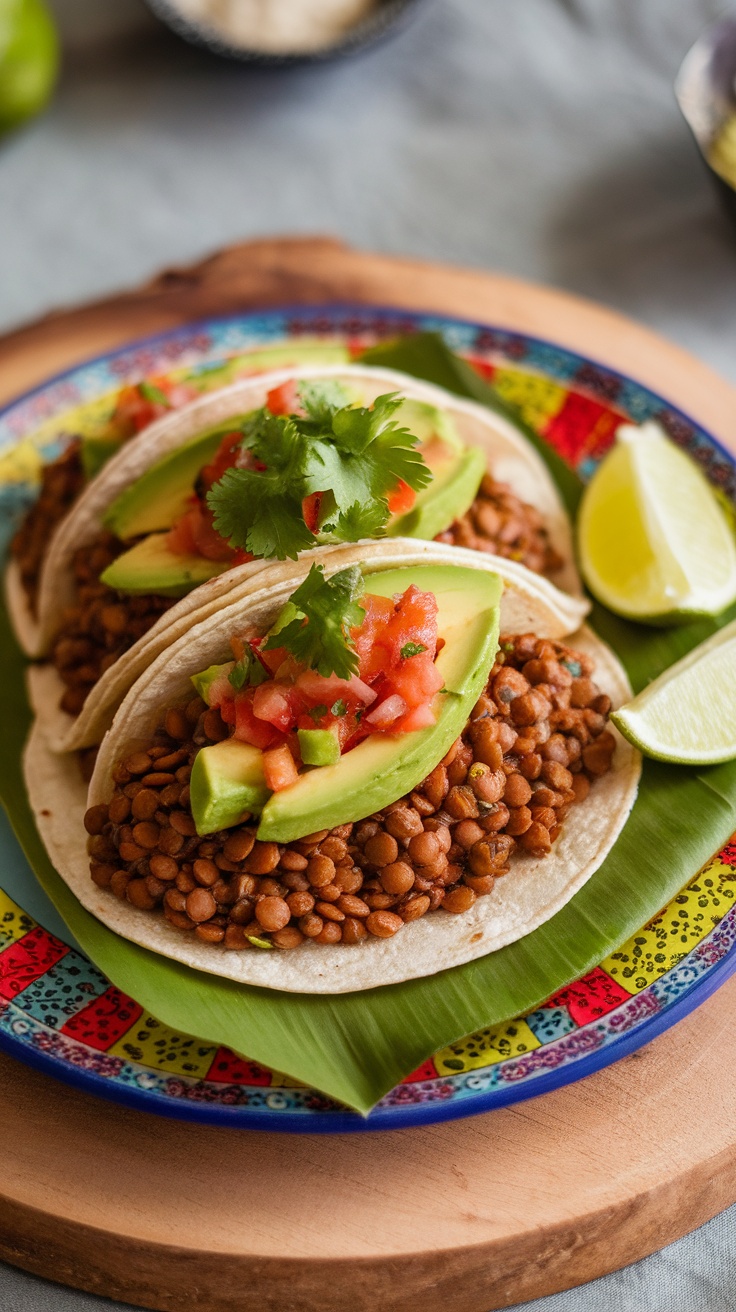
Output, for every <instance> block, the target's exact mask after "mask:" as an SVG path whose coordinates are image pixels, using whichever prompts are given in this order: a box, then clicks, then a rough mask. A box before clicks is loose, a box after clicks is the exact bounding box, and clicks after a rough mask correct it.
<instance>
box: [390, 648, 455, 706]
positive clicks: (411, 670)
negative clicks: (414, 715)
mask: <svg viewBox="0 0 736 1312" xmlns="http://www.w3.org/2000/svg"><path fill="white" fill-rule="evenodd" d="M390 681H391V683H392V685H393V687H394V689H395V690H396V692H398V693H400V694H401V696H402V697H403V698H404V700H405V702H406V704H407V706H419V705H420V704H421V703H422V702H426V701H429V700H430V699H431V698H432V697H433V696H434V694H435V693H436V692H439V690H440V688H441V687H442V684H443V678H442V675H441V674H440V671H439V670H438V669H437V666H436V665H435V663H434V661H433V660H432V658H431V657H430V655H429V652H420V653H419V655H417V656H409V657H408V658H407V659H406V660H403V661H401V663H400V665H399V666H398V667H397V668H395V669H392V671H391V676H390Z"/></svg>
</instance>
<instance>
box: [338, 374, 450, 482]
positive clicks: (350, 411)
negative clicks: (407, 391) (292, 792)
mask: <svg viewBox="0 0 736 1312" xmlns="http://www.w3.org/2000/svg"><path fill="white" fill-rule="evenodd" d="M400 405H401V397H400V396H398V395H396V394H395V393H391V394H387V395H386V396H378V397H376V400H375V401H374V403H373V409H372V410H366V409H364V408H363V407H362V406H346V407H345V409H344V410H338V412H337V413H336V414H335V415H334V416H333V419H332V431H333V433H334V435H335V439H336V445H337V447H338V448H339V450H340V451H341V452H342V453H343V456H353V457H356V456H359V457H361V459H360V462H359V464H360V467H361V468H362V469H364V470H365V478H366V483H367V485H368V486H369V488H370V492H371V494H372V496H373V497H381V496H384V495H385V493H386V492H388V491H390V490H391V488H393V487H394V486H395V485H396V483H397V482H398V481H399V479H403V481H404V482H405V483H408V484H409V487H411V488H413V489H414V491H415V492H418V491H420V490H421V488H423V487H426V486H427V484H428V483H430V482H431V481H432V474H431V471H430V470H429V469H428V467H427V465H425V463H424V460H423V459H422V457H421V455H420V454H419V452H418V451H415V450H414V447H415V446H416V443H417V439H416V437H414V436H413V434H412V433H410V432H409V430H408V428H400V427H399V425H398V424H397V423H396V421H395V420H394V419H393V418H392V416H393V415H394V414H395V413H396V411H397V410H398V409H399V407H400ZM356 463H358V462H356Z"/></svg>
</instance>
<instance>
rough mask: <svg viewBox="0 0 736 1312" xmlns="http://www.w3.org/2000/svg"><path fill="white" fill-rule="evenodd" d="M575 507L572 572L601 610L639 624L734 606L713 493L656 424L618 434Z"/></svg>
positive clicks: (727, 546)
mask: <svg viewBox="0 0 736 1312" xmlns="http://www.w3.org/2000/svg"><path fill="white" fill-rule="evenodd" d="M616 438H617V440H616V445H615V446H614V447H613V450H612V451H609V453H608V455H607V456H605V458H604V459H603V460H602V462H601V464H600V466H599V467H598V469H597V470H596V472H595V474H594V475H593V478H592V479H591V481H590V483H589V485H588V487H587V488H586V490H585V492H584V494H583V499H582V502H581V506H580V518H579V521H578V545H579V550H580V564H581V567H582V571H583V574H584V576H585V581H586V583H587V584H588V587H589V588H590V590H591V592H592V593H593V594H594V596H596V597H597V598H598V600H599V601H602V602H603V604H604V605H605V606H608V608H609V610H612V611H615V612H616V614H617V615H624V616H625V617H626V618H627V619H634V620H642V621H643V622H645V623H647V622H648V623H652V624H662V623H677V621H678V620H686V619H689V618H690V617H691V616H693V615H717V614H718V613H719V612H720V611H722V610H724V609H725V607H726V606H728V605H729V604H730V603H731V602H732V601H733V600H734V599H736V540H735V539H734V536H733V533H732V531H731V528H730V526H729V523H728V520H727V519H726V516H725V515H724V512H723V509H722V507H721V505H720V504H719V501H718V499H717V496H716V493H715V492H714V490H713V489H712V488H711V486H710V484H709V483H708V482H707V480H706V478H705V477H704V475H703V474H702V473H701V472H700V470H699V469H698V467H697V465H695V464H694V463H693V461H692V460H691V459H690V458H689V457H688V456H686V455H685V454H684V452H682V451H680V450H679V448H678V447H676V446H675V445H674V443H673V442H671V441H670V440H669V438H667V437H666V436H665V434H664V433H663V432H662V430H661V428H660V427H659V425H658V424H655V423H648V424H644V425H643V426H642V427H641V428H634V427H633V426H631V425H624V426H623V427H621V428H619V430H618V433H617V434H616Z"/></svg>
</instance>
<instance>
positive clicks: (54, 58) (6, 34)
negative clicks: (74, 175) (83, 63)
mask: <svg viewBox="0 0 736 1312" xmlns="http://www.w3.org/2000/svg"><path fill="white" fill-rule="evenodd" d="M58 65H59V47H58V41H57V37H56V29H55V27H54V24H53V22H52V19H51V15H50V14H49V11H48V9H47V8H46V5H45V4H44V3H43V0H0V132H6V131H8V129H9V128H14V127H17V126H18V124H19V123H22V122H23V121H24V119H27V118H30V117H31V116H32V115H33V114H37V113H38V112H39V110H41V109H43V107H44V105H45V104H46V101H47V100H48V98H49V96H50V95H51V92H52V90H53V87H54V83H55V81H56V72H57V69H58Z"/></svg>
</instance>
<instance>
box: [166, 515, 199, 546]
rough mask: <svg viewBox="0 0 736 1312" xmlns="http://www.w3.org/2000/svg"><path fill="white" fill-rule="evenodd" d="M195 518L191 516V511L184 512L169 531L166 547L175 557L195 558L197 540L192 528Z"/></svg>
mask: <svg viewBox="0 0 736 1312" xmlns="http://www.w3.org/2000/svg"><path fill="white" fill-rule="evenodd" d="M195 519H196V516H195V515H193V514H192V511H191V509H190V510H187V511H185V513H184V514H183V515H182V516H181V518H180V519H177V521H176V523H175V524H174V526H173V528H171V529H169V532H168V535H167V538H166V545H167V547H168V548H169V551H173V552H174V555H176V556H196V554H197V539H196V537H195V532H194V526H195Z"/></svg>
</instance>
